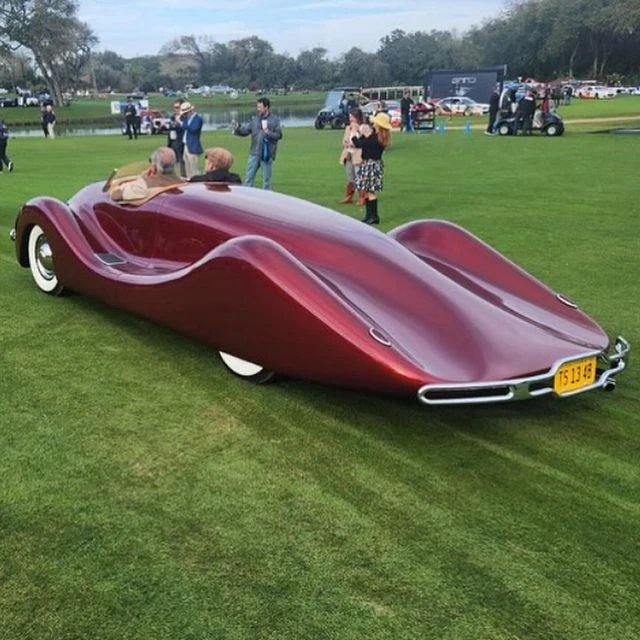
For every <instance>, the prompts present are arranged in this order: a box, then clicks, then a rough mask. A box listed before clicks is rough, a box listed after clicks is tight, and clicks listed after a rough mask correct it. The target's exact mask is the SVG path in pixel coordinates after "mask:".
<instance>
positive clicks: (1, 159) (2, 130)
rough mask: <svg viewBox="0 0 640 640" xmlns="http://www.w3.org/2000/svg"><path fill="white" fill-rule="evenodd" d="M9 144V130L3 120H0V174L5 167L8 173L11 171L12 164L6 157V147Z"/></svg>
mask: <svg viewBox="0 0 640 640" xmlns="http://www.w3.org/2000/svg"><path fill="white" fill-rule="evenodd" d="M8 144H9V129H8V128H7V125H6V124H5V123H4V120H0V173H2V171H3V169H4V167H7V169H8V170H9V172H11V171H13V162H11V158H9V156H8V155H7V145H8Z"/></svg>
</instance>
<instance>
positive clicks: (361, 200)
mask: <svg viewBox="0 0 640 640" xmlns="http://www.w3.org/2000/svg"><path fill="white" fill-rule="evenodd" d="M365 203H366V200H365V197H364V191H358V206H359V207H364V205H365Z"/></svg>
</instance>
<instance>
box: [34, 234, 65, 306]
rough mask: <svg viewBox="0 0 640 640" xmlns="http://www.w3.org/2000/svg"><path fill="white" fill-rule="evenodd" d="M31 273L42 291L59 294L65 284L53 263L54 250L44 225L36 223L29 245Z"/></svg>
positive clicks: (53, 294) (54, 294)
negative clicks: (60, 279)
mask: <svg viewBox="0 0 640 640" xmlns="http://www.w3.org/2000/svg"><path fill="white" fill-rule="evenodd" d="M27 251H28V255H29V267H30V269H31V275H32V276H33V279H34V281H35V283H36V285H37V286H38V288H39V289H40V290H41V291H44V292H45V293H48V294H49V295H52V296H59V295H60V294H61V293H62V292H63V291H64V285H63V284H62V283H61V282H60V281H59V280H58V277H57V276H56V272H55V268H54V264H53V252H52V251H51V246H50V245H49V240H48V239H47V236H46V235H45V233H44V231H43V230H42V227H39V226H38V225H35V226H33V227H32V228H31V231H30V232H29V240H28V245H27Z"/></svg>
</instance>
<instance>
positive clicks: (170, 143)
mask: <svg viewBox="0 0 640 640" xmlns="http://www.w3.org/2000/svg"><path fill="white" fill-rule="evenodd" d="M183 102H184V100H183V99H182V98H179V99H178V100H176V101H175V102H174V103H173V115H172V116H171V120H170V122H169V132H168V134H167V147H169V149H173V153H175V154H176V160H177V161H178V164H179V165H180V175H181V176H182V177H183V178H184V177H185V176H186V175H187V174H186V172H185V167H184V157H183V153H184V142H183V141H182V136H183V133H184V132H183V131H182V121H181V116H180V107H181V106H182V103H183Z"/></svg>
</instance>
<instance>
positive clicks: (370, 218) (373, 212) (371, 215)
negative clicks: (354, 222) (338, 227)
mask: <svg viewBox="0 0 640 640" xmlns="http://www.w3.org/2000/svg"><path fill="white" fill-rule="evenodd" d="M362 222H364V223H365V224H379V223H380V218H378V200H377V199H376V200H367V215H366V216H365V217H364V218H363V219H362Z"/></svg>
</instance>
